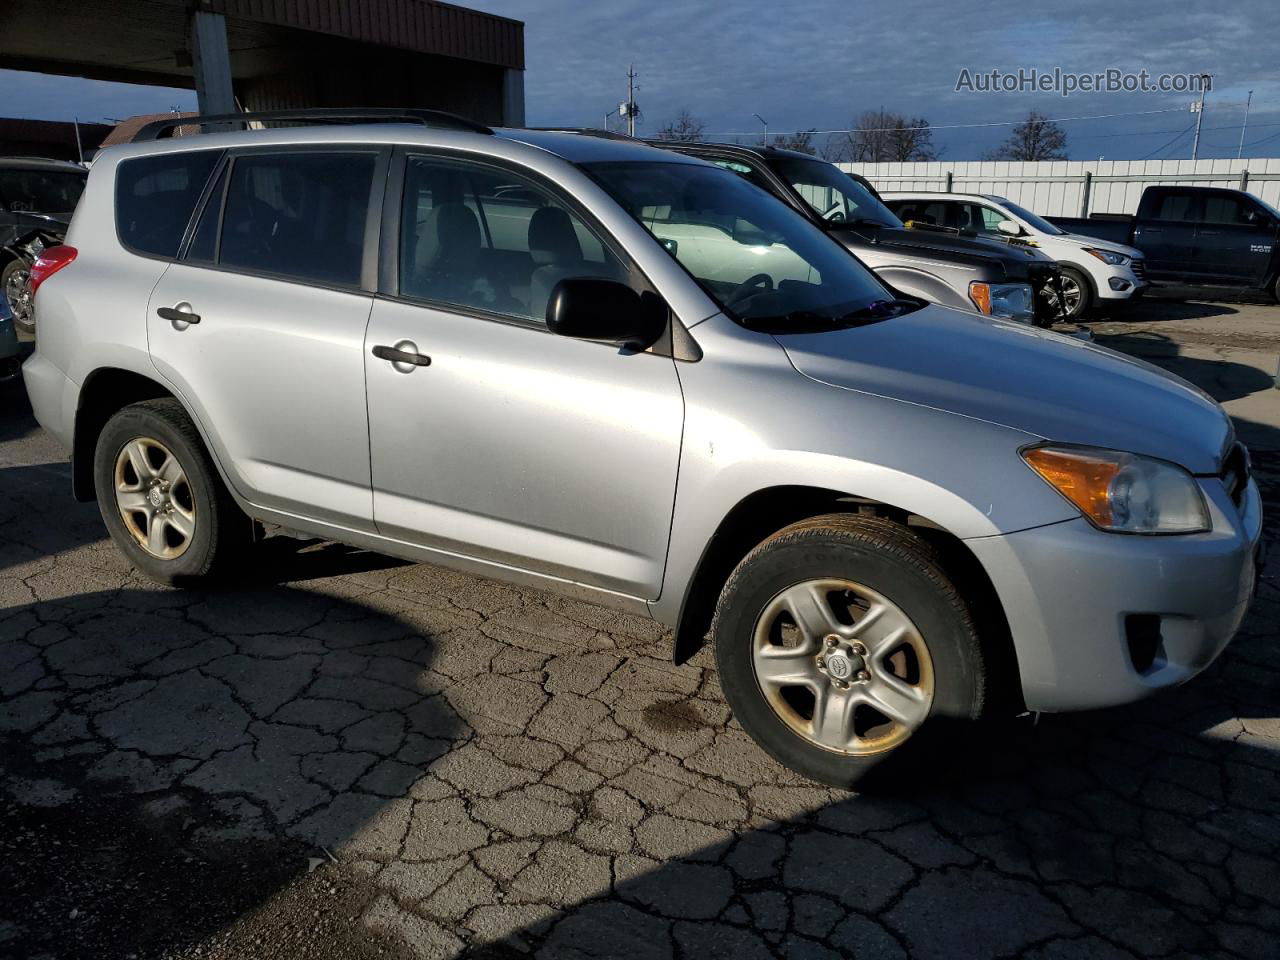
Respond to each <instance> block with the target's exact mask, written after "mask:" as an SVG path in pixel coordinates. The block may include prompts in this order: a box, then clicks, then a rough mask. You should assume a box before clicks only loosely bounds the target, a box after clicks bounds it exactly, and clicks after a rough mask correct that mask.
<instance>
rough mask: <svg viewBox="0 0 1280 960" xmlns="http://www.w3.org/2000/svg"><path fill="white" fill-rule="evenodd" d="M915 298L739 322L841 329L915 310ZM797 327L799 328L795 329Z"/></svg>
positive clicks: (764, 327)
mask: <svg viewBox="0 0 1280 960" xmlns="http://www.w3.org/2000/svg"><path fill="white" fill-rule="evenodd" d="M919 307H920V304H919V303H918V302H916V301H915V300H873V301H871V302H870V303H868V304H867V305H866V306H863V307H859V308H858V309H857V310H850V311H849V312H847V313H838V314H830V313H819V312H818V311H816V310H792V311H791V312H790V313H783V314H775V315H773V316H768V317H744V318H742V324H743V326H745V327H747V328H748V329H751V330H759V331H761V332H763V333H801V332H804V329H805V328H810V329H819V330H844V329H848V328H849V327H863V326H867V325H869V324H872V323H879V322H880V321H881V320H888V319H889V318H891V317H897V316H901V315H902V314H904V313H909V312H910V311H912V310H916V309H918V308H919ZM797 328H799V329H797Z"/></svg>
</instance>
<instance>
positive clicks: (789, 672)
mask: <svg viewBox="0 0 1280 960" xmlns="http://www.w3.org/2000/svg"><path fill="white" fill-rule="evenodd" d="M752 661H753V667H754V669H755V676H756V682H757V683H758V684H759V686H760V690H761V692H762V693H763V694H764V696H765V699H766V700H767V701H768V703H769V705H770V706H771V707H772V708H773V711H774V713H775V714H777V716H778V717H779V719H781V720H782V721H783V722H784V723H785V724H786V725H787V726H788V727H790V728H791V730H792V731H794V732H795V733H797V734H799V735H800V736H802V737H804V738H805V739H806V740H808V741H809V742H810V743H813V744H814V745H816V746H819V747H822V748H823V749H826V750H831V751H834V752H836V753H842V754H849V755H855V756H862V755H868V754H874V753H880V752H883V751H885V750H891V749H893V748H894V747H896V746H898V745H899V744H901V743H902V742H903V741H904V740H906V739H907V738H908V737H910V736H911V734H912V733H913V732H915V731H916V730H917V729H919V727H920V726H921V724H923V723H924V721H925V720H926V718H927V717H928V716H929V710H930V708H931V707H932V705H933V691H934V682H933V681H934V676H933V660H932V658H931V657H930V655H929V648H928V646H927V645H926V644H925V641H924V638H923V637H922V636H921V635H920V631H919V630H918V629H917V628H916V626H915V624H914V623H912V621H911V619H910V618H909V617H908V616H907V615H906V613H904V612H903V611H902V609H901V608H900V607H898V606H897V605H896V604H895V603H893V602H892V601H891V600H889V599H887V598H886V597H884V596H883V595H882V594H880V593H878V592H876V591H875V590H872V589H870V588H869V587H867V586H865V585H863V584H860V583H855V582H854V581H852V580H843V579H823V580H806V581H803V582H801V583H797V584H795V585H793V586H790V587H788V588H787V589H785V590H783V591H782V592H781V593H779V594H778V595H777V596H775V597H774V598H773V599H772V600H770V601H769V603H768V604H766V606H765V608H764V610H763V611H762V613H761V614H760V616H759V618H758V619H757V620H756V625H755V630H754V636H753V639H752Z"/></svg>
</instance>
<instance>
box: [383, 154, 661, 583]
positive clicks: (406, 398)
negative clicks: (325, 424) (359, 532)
mask: <svg viewBox="0 0 1280 960" xmlns="http://www.w3.org/2000/svg"><path fill="white" fill-rule="evenodd" d="M400 164H402V166H400ZM397 167H398V171H399V172H397V173H396V174H395V175H393V178H392V182H393V184H396V185H395V186H393V187H392V188H391V190H390V191H389V193H388V206H387V211H388V212H387V215H386V217H385V219H386V221H387V223H388V225H389V228H388V231H384V249H383V256H384V267H383V288H384V295H383V296H381V297H379V299H378V300H377V302H376V303H375V304H374V308H373V316H372V319H371V321H370V324H369V332H368V338H367V342H366V346H365V351H364V362H365V365H366V373H367V379H368V401H369V449H370V451H371V456H372V463H373V502H374V515H375V518H376V520H377V528H378V531H379V532H380V533H382V534H383V535H385V536H389V537H393V538H396V539H400V540H405V541H409V542H412V543H416V544H422V545H424V546H428V547H431V548H434V549H438V550H441V551H445V552H449V553H452V554H456V555H461V556H465V557H470V558H475V559H480V560H483V561H487V562H489V563H493V564H497V565H501V566H506V567H514V568H518V569H522V570H531V571H534V572H536V573H539V574H542V575H546V576H553V577H558V578H561V579H564V580H569V581H573V582H576V583H583V584H589V585H591V586H595V587H599V588H603V589H606V590H611V591H615V592H618V593H622V594H626V595H628V596H633V597H643V598H653V597H655V596H657V594H658V591H659V588H660V586H661V583H662V571H663V567H664V564H665V558H666V550H667V541H668V537H669V534H670V527H671V511H672V507H673V503H674V496H675V482H676V467H677V464H678V460H679V452H680V434H681V429H682V425H683V417H684V402H683V398H682V395H681V392H680V384H679V380H678V378H677V375H676V370H675V361H674V360H673V359H672V358H671V357H669V356H660V355H658V354H656V353H631V352H629V351H625V350H620V349H619V348H618V347H616V346H612V345H608V344H601V343H590V342H587V341H583V340H574V339H570V338H568V337H561V336H556V335H555V334H552V333H551V332H550V331H548V330H547V327H546V323H545V320H544V317H545V314H546V306H547V300H548V297H549V296H550V294H551V291H552V290H553V289H554V287H555V284H556V283H557V282H558V281H559V280H561V279H565V278H567V277H573V276H604V277H609V278H612V279H617V280H621V281H623V282H628V283H631V284H632V285H633V286H636V287H637V288H638V289H641V290H643V289H645V287H644V284H645V281H644V280H643V277H642V276H641V275H640V274H639V273H638V271H636V270H635V269H634V268H633V267H631V266H630V265H629V264H628V263H627V262H626V261H625V260H624V258H623V256H622V255H621V253H620V252H619V250H618V248H617V246H616V244H614V243H612V242H611V241H609V240H608V239H607V238H606V237H605V235H604V233H603V231H602V230H601V229H600V228H598V227H597V226H593V225H591V224H590V222H589V219H588V217H587V216H586V214H585V213H584V212H582V211H581V210H579V209H578V208H576V206H575V205H574V204H573V203H572V201H571V200H569V199H568V198H565V197H562V196H560V195H559V194H557V193H556V192H554V190H553V189H552V188H550V187H549V186H548V185H546V184H545V183H543V182H541V181H536V182H535V181H534V180H532V179H530V178H526V177H525V176H523V175H521V174H520V173H519V172H513V171H511V170H508V169H506V168H501V167H494V166H489V165H487V164H481V163H475V162H470V161H464V160H460V159H454V158H448V157H442V156H434V155H429V154H414V153H410V154H409V155H407V156H406V157H404V158H403V159H402V160H401V161H399V162H398V164H397ZM397 194H400V195H402V197H403V200H402V202H401V201H400V199H399V196H398V195H397ZM401 211H403V215H402V216H401ZM394 217H400V219H401V223H400V229H399V230H395V229H394V227H392V226H391V225H392V224H393V223H394V219H393V218H394ZM388 348H392V349H396V350H401V351H408V352H411V353H415V354H418V355H419V361H418V363H417V364H412V363H405V362H396V359H395V358H396V357H397V356H400V355H398V354H390V353H388ZM380 354H381V355H380ZM425 358H430V362H429V365H427V364H426V360H425Z"/></svg>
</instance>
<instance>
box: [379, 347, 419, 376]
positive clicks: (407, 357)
mask: <svg viewBox="0 0 1280 960" xmlns="http://www.w3.org/2000/svg"><path fill="white" fill-rule="evenodd" d="M373 355H374V356H375V357H377V358H378V359H379V360H388V361H390V363H391V365H392V366H393V367H395V368H396V369H397V370H399V371H400V372H401V373H409V372H410V371H412V370H413V368H414V367H429V366H431V358H430V357H428V356H427V355H426V354H425V353H419V352H418V345H417V344H416V343H414V342H413V341H412V340H401V341H399V342H398V343H397V344H396V345H395V346H394V347H388V346H386V345H385V344H378V346H376V347H374V348H373Z"/></svg>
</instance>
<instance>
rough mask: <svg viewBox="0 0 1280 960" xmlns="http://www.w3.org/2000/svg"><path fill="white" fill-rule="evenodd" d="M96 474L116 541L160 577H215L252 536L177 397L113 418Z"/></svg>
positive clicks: (183, 580) (177, 580)
mask: <svg viewBox="0 0 1280 960" xmlns="http://www.w3.org/2000/svg"><path fill="white" fill-rule="evenodd" d="M93 474H94V487H95V491H96V493H97V499H98V508H99V510H101V512H102V519H103V521H104V522H105V523H106V525H107V530H108V532H109V533H110V534H111V539H112V540H114V541H115V544H116V546H117V547H118V548H119V549H120V550H121V552H123V553H124V555H125V556H126V557H127V558H128V559H129V560H130V562H132V563H133V565H134V566H135V567H137V568H138V569H139V570H141V571H142V572H143V573H144V574H146V575H147V576H148V577H150V578H151V579H153V580H158V581H160V582H161V583H170V584H182V585H185V584H191V583H195V582H198V581H200V580H203V579H206V578H210V577H212V576H215V575H216V574H218V573H221V572H222V571H223V570H224V569H226V568H227V567H228V566H229V565H230V564H231V563H232V562H233V561H234V559H235V558H236V557H237V555H239V554H240V553H241V552H242V550H243V548H244V547H245V546H247V544H248V543H249V542H250V541H251V539H252V527H251V524H250V521H249V519H248V517H246V516H245V515H244V514H243V513H242V512H241V511H240V509H239V508H238V507H237V506H236V504H235V502H234V501H233V500H232V499H231V496H230V494H229V493H228V492H227V490H226V488H225V487H224V486H223V484H222V480H221V478H220V477H219V476H218V472H217V469H216V468H215V467H214V465H213V461H212V460H211V459H210V457H209V454H208V452H207V451H206V450H205V448H204V444H203V443H202V442H201V440H200V435H199V433H198V432H197V431H196V428H195V425H194V424H193V423H192V422H191V419H190V418H189V417H188V416H187V414H186V412H185V411H184V410H183V409H182V406H181V405H180V404H179V403H178V402H177V401H176V400H173V399H168V398H165V399H159V400H147V401H145V402H143V403H135V404H133V405H131V406H128V407H125V408H124V409H122V410H120V411H119V412H118V413H116V414H115V416H113V417H112V418H111V419H110V420H108V421H107V424H106V426H104V427H103V429H102V433H101V434H100V435H99V436H98V443H97V449H96V452H95V456H94V466H93Z"/></svg>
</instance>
